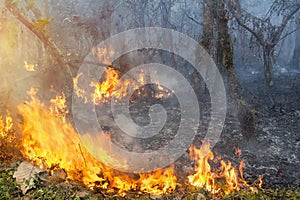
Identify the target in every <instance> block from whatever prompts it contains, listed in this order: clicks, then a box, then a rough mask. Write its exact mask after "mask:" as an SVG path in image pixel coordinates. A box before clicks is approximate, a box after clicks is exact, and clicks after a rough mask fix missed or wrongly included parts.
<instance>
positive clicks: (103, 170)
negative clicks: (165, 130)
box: [4, 89, 176, 196]
mask: <svg viewBox="0 0 300 200" xmlns="http://www.w3.org/2000/svg"><path fill="white" fill-rule="evenodd" d="M28 94H29V95H30V97H31V100H28V101H26V103H25V104H22V105H19V106H18V110H19V112H20V114H21V115H22V116H23V118H24V124H23V127H21V128H22V130H23V131H22V133H21V134H22V136H21V137H22V146H23V150H22V153H23V155H24V157H26V158H27V159H28V160H30V161H31V162H33V163H35V164H36V165H38V166H39V167H40V168H46V169H48V170H50V172H51V171H52V170H54V169H56V168H62V169H64V170H65V171H66V172H67V174H68V178H69V179H73V180H81V181H82V182H83V184H84V185H86V186H87V187H90V188H95V187H97V188H100V189H107V191H114V189H117V192H118V194H119V195H121V196H124V195H125V194H126V192H127V191H129V190H134V191H137V192H146V193H151V194H155V195H160V194H167V193H170V192H171V191H173V190H174V189H175V188H176V176H175V175H174V173H173V168H168V169H161V170H157V171H156V172H154V173H147V174H138V175H137V176H139V178H138V179H136V178H134V177H131V176H129V175H127V174H122V173H117V172H116V171H114V170H112V169H109V168H107V167H106V166H105V165H103V164H102V163H100V162H99V161H98V160H96V159H95V158H94V157H93V156H92V155H91V154H90V153H89V151H88V150H87V149H86V148H85V146H84V145H82V142H81V139H83V140H85V139H87V140H90V139H94V138H89V137H91V136H90V135H84V136H83V137H82V138H80V137H79V136H78V134H77V133H76V131H75V130H74V128H73V126H72V125H71V123H69V122H68V120H67V118H66V114H67V113H68V109H67V106H66V105H65V103H66V100H65V95H64V94H62V95H61V96H56V97H55V98H54V99H51V100H50V103H51V105H50V107H48V106H46V105H45V104H44V103H42V102H41V101H40V100H39V98H37V90H36V89H31V90H30V91H29V92H28ZM8 121H9V120H8ZM10 126H11V125H10V123H9V124H8V125H5V126H4V127H7V128H9V127H10ZM4 129H5V128H4ZM104 137H107V138H109V137H110V135H109V133H107V134H104ZM96 139H97V138H96ZM98 139H101V138H98ZM98 151H99V153H101V156H103V157H104V158H106V159H107V160H109V161H110V162H116V163H120V164H123V161H119V160H114V158H112V157H110V156H109V155H108V154H107V152H106V151H105V150H98Z"/></svg>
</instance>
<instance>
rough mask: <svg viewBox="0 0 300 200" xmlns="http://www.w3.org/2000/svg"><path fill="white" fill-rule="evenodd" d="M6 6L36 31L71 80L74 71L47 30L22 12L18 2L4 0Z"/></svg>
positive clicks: (23, 22)
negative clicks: (39, 26)
mask: <svg viewBox="0 0 300 200" xmlns="http://www.w3.org/2000/svg"><path fill="white" fill-rule="evenodd" d="M4 3H5V7H6V8H7V9H8V10H9V12H11V13H12V14H13V15H14V16H15V17H16V18H17V19H18V20H19V21H20V22H21V23H22V24H24V25H25V26H26V27H27V28H28V29H29V30H30V31H31V32H32V33H34V34H35V35H36V36H37V38H39V39H40V41H41V42H42V43H43V44H44V45H45V47H46V49H48V52H49V54H50V55H51V56H52V57H53V58H54V59H55V60H56V62H57V63H58V65H59V67H60V68H61V70H62V71H63V73H64V74H65V76H66V78H67V80H71V77H72V71H71V69H70V66H69V65H68V62H67V61H66V60H65V58H64V56H63V54H62V53H61V51H60V50H59V48H58V47H57V46H56V44H55V43H54V42H53V41H52V40H51V38H50V37H49V36H48V34H47V33H46V31H45V30H43V29H40V28H38V27H36V26H35V25H34V23H32V22H31V21H30V20H29V19H27V17H26V16H24V15H23V14H22V12H21V11H20V10H19V9H18V7H17V4H15V3H12V1H10V0H4Z"/></svg>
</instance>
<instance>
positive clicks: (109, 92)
mask: <svg viewBox="0 0 300 200" xmlns="http://www.w3.org/2000/svg"><path fill="white" fill-rule="evenodd" d="M81 76H82V74H79V75H78V76H77V77H75V78H73V84H74V92H75V94H76V95H77V97H79V98H82V99H84V102H85V103H88V102H91V103H94V104H95V105H99V104H101V103H108V102H109V101H110V100H111V99H112V98H114V99H115V100H116V101H118V100H121V99H122V98H124V97H126V96H127V95H129V94H128V93H129V87H130V88H132V89H133V90H137V94H138V95H140V96H143V95H147V94H146V93H145V91H144V88H139V87H140V86H141V85H145V84H146V74H145V73H144V72H143V71H142V70H141V71H140V72H139V75H138V77H137V78H136V79H134V78H130V77H129V78H126V79H122V80H120V75H119V72H118V71H117V70H116V69H114V68H110V67H107V68H105V78H104V81H103V82H96V81H92V82H91V83H90V85H89V86H90V87H92V88H93V91H94V92H93V93H92V94H86V92H85V91H84V90H83V89H82V88H80V87H79V86H78V79H79V78H80V77H81ZM118 86H121V87H118ZM156 86H157V89H156V91H154V90H152V91H151V96H152V97H154V98H157V99H161V98H167V97H169V96H171V94H172V92H171V91H169V90H168V89H166V88H164V87H162V86H161V85H160V84H159V83H156Z"/></svg>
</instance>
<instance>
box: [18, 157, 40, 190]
mask: <svg viewBox="0 0 300 200" xmlns="http://www.w3.org/2000/svg"><path fill="white" fill-rule="evenodd" d="M40 172H43V170H42V169H40V168H38V167H36V166H35V165H33V164H31V163H29V162H26V161H25V162H22V163H21V164H20V166H19V167H18V169H17V171H15V173H14V175H13V177H14V178H15V179H16V182H17V183H18V184H19V185H20V186H21V190H22V193H23V194H25V193H26V192H27V190H28V189H30V188H32V187H34V182H33V177H34V175H36V174H38V173H40Z"/></svg>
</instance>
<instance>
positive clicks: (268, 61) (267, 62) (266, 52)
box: [263, 46, 273, 86]
mask: <svg viewBox="0 0 300 200" xmlns="http://www.w3.org/2000/svg"><path fill="white" fill-rule="evenodd" d="M263 59H264V74H265V77H266V81H267V83H268V85H269V86H272V85H273V80H272V75H271V68H272V65H273V64H272V57H271V48H270V47H269V46H264V47H263Z"/></svg>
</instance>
